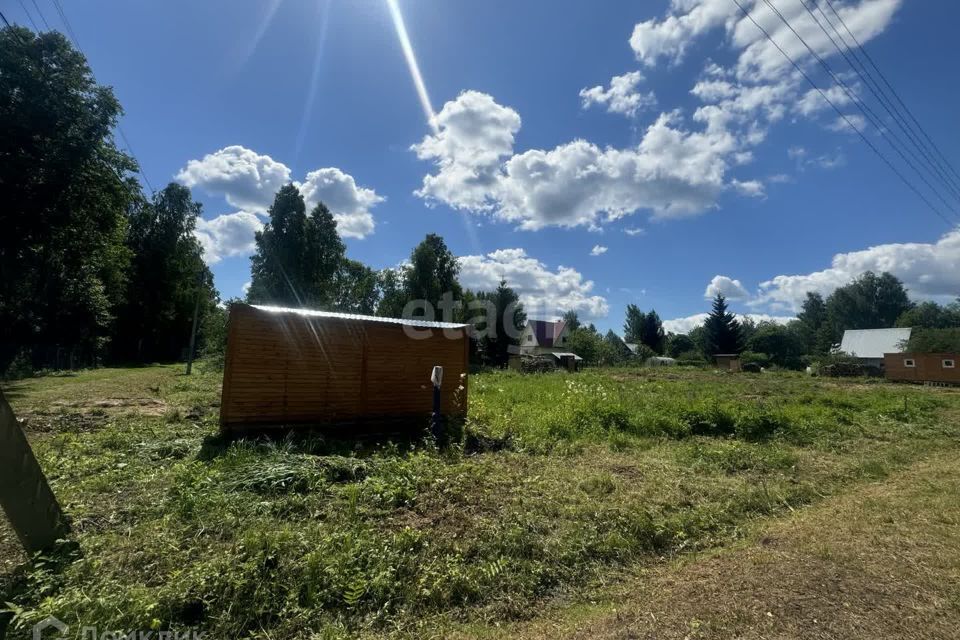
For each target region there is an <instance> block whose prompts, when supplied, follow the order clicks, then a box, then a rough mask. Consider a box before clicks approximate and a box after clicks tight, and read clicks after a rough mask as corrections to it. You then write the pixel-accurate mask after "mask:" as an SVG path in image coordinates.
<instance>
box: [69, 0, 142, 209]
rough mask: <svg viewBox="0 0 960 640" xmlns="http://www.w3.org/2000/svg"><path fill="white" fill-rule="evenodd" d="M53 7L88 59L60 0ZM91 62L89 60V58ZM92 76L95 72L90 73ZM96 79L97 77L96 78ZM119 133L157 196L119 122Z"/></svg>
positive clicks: (78, 47) (76, 44) (138, 168)
mask: <svg viewBox="0 0 960 640" xmlns="http://www.w3.org/2000/svg"><path fill="white" fill-rule="evenodd" d="M52 1H53V6H54V8H55V9H56V10H57V13H58V14H59V15H60V20H61V21H62V22H63V26H64V27H65V28H66V29H67V34H68V35H69V36H70V39H71V40H73V44H74V46H75V47H76V48H77V51H79V52H80V53H82V54H83V56H84V57H85V58H86V54H85V53H83V49H82V48H81V47H80V41H79V40H78V39H77V36H76V34H75V33H74V32H73V27H72V26H71V25H70V21H69V20H68V19H67V14H66V13H65V12H64V10H63V6H62V5H61V4H60V0H52ZM87 59H88V60H89V58H87ZM90 73H91V75H92V74H93V72H92V71H91V72H90ZM94 79H96V77H94ZM117 132H118V133H119V134H120V138H121V139H122V140H123V144H124V145H125V146H126V147H127V151H129V152H130V155H131V156H133V160H134V162H136V163H137V173H139V174H140V177H141V178H143V182H144V183H145V184H146V185H147V188H148V189H150V194H151V195H156V193H157V192H156V191H155V190H154V188H153V185H152V184H150V180H149V179H148V178H147V174H146V173H144V171H143V165H142V164H141V162H140V159H139V158H138V157H137V154H136V152H135V151H134V150H133V146H132V145H131V144H130V140H129V139H128V138H127V134H126V132H125V131H124V130H123V126H122V125H121V124H120V123H119V122H118V123H117Z"/></svg>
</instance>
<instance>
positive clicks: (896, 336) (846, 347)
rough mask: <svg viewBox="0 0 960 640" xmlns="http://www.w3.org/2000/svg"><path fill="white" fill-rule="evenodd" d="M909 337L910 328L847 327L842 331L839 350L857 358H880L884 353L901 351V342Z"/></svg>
mask: <svg viewBox="0 0 960 640" xmlns="http://www.w3.org/2000/svg"><path fill="white" fill-rule="evenodd" d="M909 339H910V328H909V327H907V328H902V329H847V330H846V331H844V332H843V340H842V341H841V342H840V351H842V352H843V353H849V354H850V355H852V356H856V357H857V358H882V357H883V354H885V353H899V352H901V351H903V348H902V347H901V346H900V343H901V342H904V341H906V340H909Z"/></svg>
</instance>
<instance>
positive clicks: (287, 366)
mask: <svg viewBox="0 0 960 640" xmlns="http://www.w3.org/2000/svg"><path fill="white" fill-rule="evenodd" d="M447 333H453V334H454V335H455V336H456V337H455V339H451V338H449V337H445V336H444V332H443V331H442V330H438V329H434V330H433V332H432V336H431V337H429V338H425V339H419V340H416V339H412V338H410V337H409V336H407V334H406V333H405V332H404V327H403V326H401V325H399V324H390V323H379V322H371V321H363V320H347V319H341V318H322V317H309V316H303V315H300V314H294V313H273V312H268V311H261V310H258V309H254V308H253V307H250V306H247V305H234V306H233V307H231V312H230V329H229V333H228V339H227V356H226V362H225V366H224V379H223V393H222V398H221V407H220V423H221V425H222V426H223V427H224V428H229V427H235V426H242V425H268V424H292V423H310V424H323V423H344V422H355V421H367V420H375V419H378V418H382V419H394V418H405V417H410V418H413V417H419V416H428V415H429V414H430V412H431V410H432V402H433V400H432V389H431V386H430V373H431V371H432V370H433V367H434V365H440V366H442V367H443V368H444V384H443V394H442V397H441V399H442V402H441V410H442V411H443V413H445V414H447V415H452V414H455V413H457V412H458V410H465V408H466V388H465V389H464V391H463V395H462V405H458V404H457V402H456V398H455V394H454V390H455V389H456V387H457V386H458V385H459V384H460V374H466V373H467V349H468V344H467V343H468V340H467V339H466V332H465V330H456V331H450V330H448V331H447ZM465 382H466V380H465V378H464V385H465Z"/></svg>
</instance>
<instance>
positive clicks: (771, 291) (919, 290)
mask: <svg viewBox="0 0 960 640" xmlns="http://www.w3.org/2000/svg"><path fill="white" fill-rule="evenodd" d="M866 271H873V272H875V273H879V272H882V271H889V272H890V273H892V274H893V275H895V276H896V277H898V278H899V279H900V280H902V281H903V284H904V286H905V287H906V288H907V290H908V291H909V294H910V297H911V298H914V299H934V300H937V299H939V300H942V301H947V300H950V299H953V298H956V297H957V295H958V293H960V230H956V229H955V230H953V231H950V232H948V233H947V234H945V235H944V236H942V237H941V238H940V239H939V240H938V241H937V242H934V243H920V242H904V243H892V244H881V245H877V246H874V247H870V248H868V249H864V250H862V251H852V252H849V253H838V254H836V255H835V256H834V257H833V260H832V261H831V266H830V267H829V268H827V269H823V270H821V271H814V272H812V273H808V274H797V275H778V276H775V277H773V278H771V279H769V280H767V281H765V282H761V283H760V294H759V296H758V297H757V298H756V299H755V300H753V301H751V304H752V305H755V306H760V305H767V306H769V307H770V308H772V309H789V310H794V311H796V310H798V309H799V308H800V305H801V304H802V303H803V300H804V298H805V297H806V294H807V292H808V291H809V292H814V293H820V294H822V295H824V296H827V295H829V294H830V293H832V292H833V290H834V289H836V288H838V287H841V286H843V285H846V284H848V283H849V282H850V281H851V280H853V279H854V278H856V277H857V276H859V275H861V274H863V273H864V272H866Z"/></svg>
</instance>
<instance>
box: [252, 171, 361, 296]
mask: <svg viewBox="0 0 960 640" xmlns="http://www.w3.org/2000/svg"><path fill="white" fill-rule="evenodd" d="M267 213H268V215H269V217H270V220H269V221H268V222H267V223H266V224H265V225H264V227H263V229H262V230H260V231H258V232H257V235H256V244H257V248H256V252H255V253H254V255H253V257H252V258H251V260H250V273H251V279H250V290H249V291H248V292H247V300H249V301H250V302H254V303H266V304H275V305H280V306H287V307H311V308H318V309H336V308H338V307H340V306H343V307H344V308H345V309H347V310H357V309H370V310H371V311H372V310H373V307H374V305H375V300H374V301H373V302H371V300H370V297H371V293H370V292H371V290H372V291H375V290H376V285H375V280H374V279H373V275H372V272H371V273H369V274H368V273H367V272H365V271H363V269H360V268H359V266H358V264H357V263H354V262H352V261H348V260H347V258H346V246H345V245H344V244H343V240H341V238H340V234H339V233H338V232H337V222H336V220H334V218H333V215H332V214H331V213H330V210H329V209H327V207H326V205H324V204H323V203H322V202H321V203H318V204H317V205H316V206H315V207H314V208H313V210H312V211H311V212H310V215H309V216H308V215H307V211H306V204H305V203H304V200H303V196H302V195H301V194H300V191H299V190H298V189H297V187H296V186H294V185H292V184H288V185H285V186H283V187H281V188H280V191H278V192H277V194H276V196H274V199H273V204H272V205H271V206H270V209H269V210H268V212H267Z"/></svg>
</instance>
